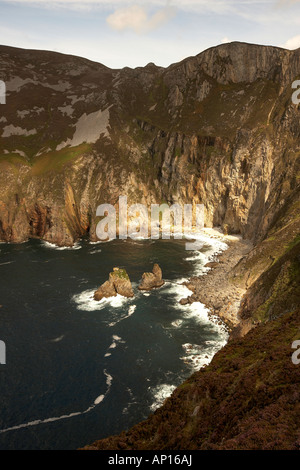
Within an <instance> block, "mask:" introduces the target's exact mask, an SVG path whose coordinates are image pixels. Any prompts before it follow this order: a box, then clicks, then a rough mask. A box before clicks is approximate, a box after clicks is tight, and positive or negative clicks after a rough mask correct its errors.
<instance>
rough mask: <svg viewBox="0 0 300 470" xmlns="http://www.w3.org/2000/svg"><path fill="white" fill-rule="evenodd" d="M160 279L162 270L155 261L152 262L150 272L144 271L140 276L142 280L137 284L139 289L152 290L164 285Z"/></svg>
mask: <svg viewBox="0 0 300 470" xmlns="http://www.w3.org/2000/svg"><path fill="white" fill-rule="evenodd" d="M164 283H165V282H164V281H163V279H162V271H161V268H160V267H159V265H158V264H157V263H155V264H154V266H153V269H152V273H144V274H143V276H142V282H141V283H140V285H139V287H138V288H139V290H146V291H149V290H152V289H157V288H158V287H161V286H163V285H164Z"/></svg>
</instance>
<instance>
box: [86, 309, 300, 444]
mask: <svg viewBox="0 0 300 470" xmlns="http://www.w3.org/2000/svg"><path fill="white" fill-rule="evenodd" d="M299 313H300V310H299V309H298V310H295V311H293V312H289V313H288V314H286V315H285V316H283V317H281V318H280V319H277V320H275V321H271V322H269V323H267V324H265V325H262V326H260V327H257V328H255V329H254V330H252V331H251V332H250V333H248V335H247V336H246V337H245V338H243V339H239V340H234V341H232V342H230V343H229V344H228V345H227V346H225V348H223V349H222V350H221V351H220V352H219V353H217V355H216V356H215V358H214V359H213V361H212V363H211V364H210V365H209V366H208V367H206V368H205V369H203V370H202V371H200V372H197V373H195V374H194V375H193V376H192V377H191V378H190V379H188V380H187V381H186V382H185V383H184V384H182V385H181V386H180V387H178V388H177V389H176V390H175V392H174V393H173V395H172V396H171V398H169V399H167V401H166V402H165V404H164V406H163V407H162V408H160V409H158V410H157V411H156V412H155V413H154V415H152V416H150V417H149V418H148V419H147V420H146V421H144V422H142V423H140V424H138V425H136V426H134V427H133V428H132V429H130V430H129V431H128V432H123V433H122V434H120V435H119V436H115V437H109V438H107V439H104V440H102V441H98V442H96V443H94V444H93V445H92V446H90V447H87V448H96V449H115V450H117V449H134V450H137V449H143V450H145V449H155V450H160V449H165V450H166V449H168V450H172V449H183V450H189V449H299V448H300V432H299V427H298V423H299V419H300V404H299V399H300V392H299V385H300V373H299V372H300V365H298V366H297V365H294V364H293V363H292V360H291V355H292V352H293V351H292V349H291V344H292V342H293V341H294V340H296V339H299V338H300V322H299Z"/></svg>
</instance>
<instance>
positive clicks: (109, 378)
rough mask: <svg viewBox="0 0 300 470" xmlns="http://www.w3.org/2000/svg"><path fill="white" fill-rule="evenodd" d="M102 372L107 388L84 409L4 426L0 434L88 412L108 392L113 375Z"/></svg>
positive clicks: (100, 401)
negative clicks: (8, 426) (7, 426)
mask: <svg viewBox="0 0 300 470" xmlns="http://www.w3.org/2000/svg"><path fill="white" fill-rule="evenodd" d="M104 374H105V375H106V385H107V390H106V392H105V394H104V395H103V394H102V395H99V397H97V398H96V399H95V400H94V403H93V404H92V405H91V406H89V407H88V408H87V409H86V410H84V411H75V412H73V413H70V414H68V415H61V416H55V417H53V418H46V419H36V420H34V421H29V422H28V423H23V424H19V425H17V426H11V427H10V428H6V429H0V434H3V433H6V432H9V431H16V430H18V429H22V428H28V427H30V426H38V425H39V424H46V423H53V422H54V421H60V420H62V419H69V418H73V417H74V416H80V415H84V414H86V413H89V412H90V411H92V410H93V409H94V408H95V407H96V406H97V405H99V404H100V403H102V401H103V400H104V398H105V397H106V396H107V394H108V393H109V392H110V389H111V384H112V380H113V377H112V376H111V375H109V374H108V372H107V371H106V370H104Z"/></svg>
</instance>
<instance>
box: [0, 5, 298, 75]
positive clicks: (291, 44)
mask: <svg viewBox="0 0 300 470" xmlns="http://www.w3.org/2000/svg"><path fill="white" fill-rule="evenodd" d="M228 41H244V42H250V43H255V44H268V45H274V46H280V47H286V48H289V49H295V48H297V47H300V0H257V1H252V0H211V1H204V0H169V1H167V0H151V1H141V0H135V1H127V0H114V1H108V0H6V1H3V0H0V44H5V45H10V46H16V47H23V48H31V49H46V50H54V51H57V52H63V53H68V54H74V55H78V56H82V57H87V58H88V59H91V60H95V61H97V62H101V63H103V64H105V65H107V66H109V67H112V68H121V67H124V66H126V65H127V66H129V67H137V66H143V65H146V64H147V63H149V62H155V63H156V64H157V65H162V66H168V65H169V64H171V63H174V62H178V61H180V60H182V59H184V58H185V57H188V56H191V55H196V54H198V53H200V52H201V51H203V50H204V49H207V48H208V47H211V46H215V45H217V44H220V43H222V42H228Z"/></svg>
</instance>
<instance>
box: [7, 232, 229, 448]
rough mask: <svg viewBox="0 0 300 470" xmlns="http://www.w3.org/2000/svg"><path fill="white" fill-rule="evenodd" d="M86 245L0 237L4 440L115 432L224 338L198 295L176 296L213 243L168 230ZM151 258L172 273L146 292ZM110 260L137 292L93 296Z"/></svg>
mask: <svg viewBox="0 0 300 470" xmlns="http://www.w3.org/2000/svg"><path fill="white" fill-rule="evenodd" d="M79 248H80V249H78V250H57V249H53V248H51V247H49V246H46V245H45V244H43V243H42V242H40V241H38V240H32V241H30V242H28V243H25V244H21V245H10V244H1V245H0V276H1V283H0V304H1V308H0V339H1V340H3V341H5V343H6V348H7V364H6V365H0V393H1V402H0V403H1V405H0V449H75V448H78V447H80V446H83V445H86V444H89V443H92V442H93V441H94V440H96V439H100V438H102V437H106V436H108V435H110V434H116V433H119V432H120V431H121V430H123V429H127V428H129V427H130V426H132V425H134V424H136V423H137V422H139V421H141V420H143V419H145V418H146V417H147V416H148V415H149V414H150V413H151V412H152V411H153V410H154V409H155V407H156V406H158V405H159V403H161V402H162V401H163V398H164V397H165V396H167V395H168V394H170V393H171V391H172V389H173V387H174V386H177V385H179V384H180V383H181V382H182V381H183V380H184V379H185V378H187V377H188V376H189V375H191V373H192V372H193V370H195V369H197V368H199V366H200V365H201V364H203V363H204V362H205V361H207V357H208V358H211V356H212V355H213V354H214V352H216V350H217V349H219V348H220V347H221V345H222V344H224V341H226V334H225V333H224V331H223V330H222V329H221V328H220V327H219V326H216V325H214V324H213V323H211V322H210V321H208V319H207V315H206V313H205V310H204V309H203V307H202V306H201V305H200V304H194V305H193V306H192V307H190V306H186V307H185V306H181V305H180V304H179V303H178V301H179V300H180V298H182V297H184V296H186V295H187V294H188V292H187V290H186V288H184V287H182V286H181V285H180V282H181V281H182V279H183V278H188V277H189V276H191V275H193V274H195V273H196V272H199V269H200V268H201V265H203V263H204V262H206V261H207V259H208V257H209V255H211V254H212V252H213V250H212V248H211V247H209V246H208V245H207V246H205V247H204V248H203V250H202V251H203V253H202V254H201V253H200V255H197V254H196V255H195V254H193V253H191V252H186V251H185V247H184V243H183V242H181V241H164V240H159V241H157V242H153V241H149V240H146V241H140V242H133V241H119V240H116V241H114V242H111V243H106V244H97V245H91V244H89V243H88V242H85V241H83V242H81V244H80V245H79ZM154 262H158V263H159V264H160V266H161V267H162V270H163V277H164V279H165V280H167V282H166V284H165V286H163V287H162V288H161V289H159V290H155V291H152V292H151V293H149V294H146V295H144V294H143V293H141V292H138V290H137V288H136V287H137V283H138V282H139V280H140V278H141V275H142V273H143V272H144V271H149V270H150V271H151V269H152V266H153V263H154ZM114 266H119V267H124V268H126V270H127V272H128V274H129V277H130V279H131V281H132V282H133V286H134V290H135V293H136V296H135V298H133V299H122V298H115V299H113V300H112V301H104V302H101V303H97V302H95V301H93V299H92V296H93V291H94V290H96V288H98V287H99V285H100V284H102V283H103V282H104V281H105V280H106V279H107V278H108V273H109V272H110V271H112V269H113V267H114ZM3 431H4V432H3Z"/></svg>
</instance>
